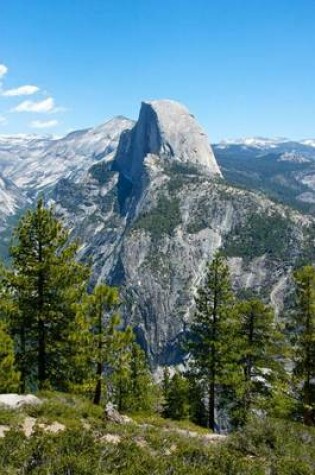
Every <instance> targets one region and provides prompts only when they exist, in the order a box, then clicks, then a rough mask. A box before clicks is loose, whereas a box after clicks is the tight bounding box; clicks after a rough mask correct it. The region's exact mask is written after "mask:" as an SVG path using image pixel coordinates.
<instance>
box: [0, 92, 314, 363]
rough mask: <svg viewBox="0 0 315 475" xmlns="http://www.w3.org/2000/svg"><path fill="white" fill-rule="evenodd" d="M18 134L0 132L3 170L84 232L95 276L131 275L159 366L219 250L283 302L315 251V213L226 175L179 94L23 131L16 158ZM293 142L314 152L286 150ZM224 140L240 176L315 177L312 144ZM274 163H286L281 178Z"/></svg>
mask: <svg viewBox="0 0 315 475" xmlns="http://www.w3.org/2000/svg"><path fill="white" fill-rule="evenodd" d="M10 143H11V144H12V141H11V142H10V141H9V142H6V141H5V140H4V141H2V142H1V137H0V170H2V172H3V173H4V174H5V176H6V177H9V178H10V179H13V180H15V183H18V184H19V185H20V187H22V188H23V193H24V192H25V191H27V192H28V193H30V192H32V193H36V192H37V191H38V190H39V189H43V190H45V192H46V195H47V194H48V195H49V198H50V202H52V203H54V204H55V207H56V211H57V213H58V215H59V217H61V218H62V219H63V220H64V223H65V224H66V225H67V226H68V227H69V228H70V229H71V231H72V234H71V236H72V238H75V239H79V241H80V242H81V243H82V245H81V248H80V254H79V258H82V259H84V260H87V261H90V262H91V263H92V265H93V277H92V282H91V284H92V285H93V284H95V283H96V282H100V281H106V282H108V283H109V284H113V285H117V286H119V287H120V289H121V298H122V301H123V306H122V309H121V311H122V316H123V319H124V321H125V323H126V324H131V325H132V326H133V327H134V328H135V331H136V333H137V338H138V341H139V342H140V343H141V344H142V346H143V347H144V348H145V349H146V350H147V353H148V355H149V358H150V361H151V364H152V367H153V368H156V367H157V366H158V365H164V364H179V363H181V362H183V358H184V355H183V352H182V345H181V342H182V340H183V338H184V337H185V336H186V334H187V331H189V324H190V322H191V318H192V314H193V312H194V296H195V293H196V289H197V287H198V286H199V285H200V284H201V283H202V279H203V276H204V272H205V267H206V263H207V262H208V261H209V260H211V259H212V257H213V255H214V253H215V252H216V250H218V249H224V251H225V252H226V254H227V255H228V257H229V264H230V267H231V274H232V280H233V288H234V290H235V291H236V292H238V291H239V290H240V289H245V291H246V292H248V293H249V294H250V293H254V294H259V295H260V296H262V297H263V299H264V300H265V301H266V302H271V303H272V304H273V305H274V307H275V308H276V310H277V312H278V314H279V313H280V312H281V309H282V308H283V300H284V299H285V298H286V296H287V295H288V292H289V289H290V285H291V284H290V282H291V281H290V274H291V270H292V268H293V267H294V266H295V265H296V263H297V262H300V259H301V258H302V259H303V258H305V249H306V248H307V249H308V251H310V252H308V254H307V258H308V260H311V259H312V256H315V253H314V249H313V248H314V232H313V234H312V232H311V231H312V228H313V227H314V224H315V220H314V219H313V218H312V217H309V216H305V215H302V214H299V213H297V212H295V211H293V210H290V209H289V208H286V207H284V206H282V205H279V204H276V203H274V202H272V201H271V200H269V199H267V198H266V197H265V196H264V195H262V194H257V193H255V192H251V191H248V190H245V189H239V188H236V187H234V186H231V185H229V184H228V183H227V182H224V181H223V180H222V177H221V173H220V170H219V167H218V165H217V162H216V159H215V158H214V155H213V152H212V150H211V147H210V146H209V145H208V139H207V137H206V136H205V134H204V132H203V131H202V129H201V127H200V126H199V125H198V123H197V122H196V120H195V119H194V117H193V116H191V114H190V113H189V112H188V111H187V109H186V108H185V107H184V106H182V105H181V104H178V103H176V102H173V101H152V102H145V103H143V104H142V106H141V110H140V114H139V119H138V122H137V123H136V124H135V123H134V122H132V121H128V120H127V119H124V118H118V119H115V120H114V121H113V122H112V123H107V124H105V125H104V126H101V127H99V128H96V129H90V130H86V131H78V132H74V133H72V134H70V135H68V136H67V137H65V138H63V139H58V140H52V139H41V140H40V141H37V140H36V139H28V140H26V142H25V140H24V141H23V140H22V139H21V140H17V142H16V145H15V146H13V149H14V148H15V150H18V151H19V153H17V156H16V157H15V159H14V160H15V164H14V163H13V161H10V156H12V153H13V149H12V147H10ZM235 148H236V149H237V153H238V154H237V156H236V157H235V156H234V150H235ZM292 148H294V149H296V153H297V154H299V156H300V155H301V154H302V155H303V157H306V158H307V159H308V161H307V162H306V161H305V160H304V161H303V162H301V160H299V161H298V162H297V161H296V160H293V161H292V160H290V161H282V160H281V157H283V154H285V153H287V152H288V153H291V152H292V153H293V150H292ZM253 149H254V150H255V152H253ZM216 150H217V153H218V155H219V156H220V158H221V163H223V165H224V170H223V171H224V173H225V174H226V176H228V177H229V178H231V181H232V182H233V183H234V182H238V183H240V184H244V183H245V184H248V186H249V187H253V183H255V184H256V186H257V187H260V186H262V184H263V186H265V185H266V183H267V184H268V186H269V185H270V186H271V188H270V189H271V190H272V191H274V190H278V189H279V186H280V188H281V190H282V189H283V187H285V189H286V190H287V189H290V190H291V189H293V188H294V186H297V190H298V191H297V194H301V192H302V191H307V190H308V191H312V190H313V188H314V187H313V185H314V183H313V181H314V176H315V174H314V169H315V168H314V167H315V165H313V163H314V160H313V158H312V157H315V152H314V148H312V147H311V146H310V145H309V144H306V143H305V144H303V143H300V145H299V149H297V144H292V143H290V142H289V141H284V143H280V141H268V140H265V139H258V140H257V139H255V140H249V141H245V142H244V141H240V143H239V144H238V145H235V144H228V143H225V144H221V145H220V146H218V147H217V148H216ZM270 150H272V151H275V152H276V154H275V155H273V153H270ZM290 151H291V152H290ZM1 153H2V156H1ZM3 153H4V155H3ZM292 153H291V155H290V157H292V156H293V155H294V154H295V155H294V157H296V153H295V152H294V153H293V155H292ZM220 154H221V155H220ZM222 154H225V155H224V157H223V155H222ZM239 154H240V155H239ZM266 154H267V155H266ZM1 157H2V158H1ZM222 157H223V159H222ZM240 157H241V158H240ZM253 157H254V158H255V160H252V158H253ZM286 157H288V155H286ZM309 160H311V162H310V161H309ZM16 163H18V165H16ZM266 164H267V165H268V164H270V166H271V167H272V170H273V171H274V170H276V173H274V174H271V176H272V179H270V181H268V180H269V178H268V177H266V176H265V175H266V173H265V170H266V169H265V166H266ZM259 166H260V168H259ZM250 167H252V168H250ZM288 167H291V168H290V170H291V171H290V173H287V169H288ZM296 167H299V169H300V172H299V173H301V175H299V176H298V174H297V173H296V171H297V168H296ZM304 167H306V168H305V169H304ZM283 171H285V173H282V172H283ZM278 172H279V173H278ZM268 176H269V175H268ZM267 178H268V179H267ZM237 180H239V181H237ZM246 180H247V181H246ZM296 180H297V181H296ZM302 185H303V187H305V190H304V188H303V187H302V189H301V186H302ZM291 186H292V187H293V188H290V187H291ZM286 187H289V188H286ZM301 203H302V202H301V201H300V204H301ZM302 204H303V203H302ZM253 223H254V224H253ZM303 253H304V254H303Z"/></svg>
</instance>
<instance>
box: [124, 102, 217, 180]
mask: <svg viewBox="0 0 315 475" xmlns="http://www.w3.org/2000/svg"><path fill="white" fill-rule="evenodd" d="M151 155H154V156H158V157H160V159H164V160H169V161H170V162H171V161H178V162H182V163H189V164H191V165H198V166H202V167H204V171H205V173H209V175H217V176H221V172H220V169H219V167H218V165H217V162H216V160H215V157H214V155H213V152H212V150H211V147H210V145H209V142H208V138H207V136H206V134H205V133H204V131H203V130H202V128H201V127H200V125H199V124H198V123H197V122H196V120H195V118H194V117H193V116H192V115H191V114H190V113H189V111H188V110H187V109H186V108H185V107H184V106H183V105H181V104H179V103H177V102H175V101H169V100H163V101H152V102H143V103H142V106H141V109H140V114H139V120H138V122H137V124H136V125H135V127H134V128H133V129H132V130H131V131H129V132H126V133H125V135H124V136H123V138H122V140H121V142H120V146H119V149H118V153H117V156H116V164H117V166H118V168H119V170H120V171H121V172H122V173H123V174H124V175H125V176H126V178H128V179H129V180H130V181H131V182H135V181H136V180H137V179H139V177H140V176H141V173H142V170H143V163H144V161H145V160H146V158H148V157H150V156H151Z"/></svg>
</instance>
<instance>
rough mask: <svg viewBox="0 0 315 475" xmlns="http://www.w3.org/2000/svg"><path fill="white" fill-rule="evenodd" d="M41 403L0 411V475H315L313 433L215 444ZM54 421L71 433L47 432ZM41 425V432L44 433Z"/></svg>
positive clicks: (273, 431) (287, 428)
mask: <svg viewBox="0 0 315 475" xmlns="http://www.w3.org/2000/svg"><path fill="white" fill-rule="evenodd" d="M43 396H45V398H46V402H45V403H44V404H43V405H42V406H39V407H29V408H25V409H23V410H20V411H18V412H16V411H15V412H12V411H7V410H4V409H1V410H0V424H8V425H9V426H10V427H11V430H10V431H8V432H6V436H5V438H0V473H1V474H3V475H11V474H23V475H26V474H34V475H37V474H40V475H44V474H45V475H63V474H64V475H92V474H93V475H101V474H102V475H105V474H120V475H133V474H134V475H136V474H137V475H141V474H150V475H154V474H155V475H160V474H161V475H162V474H163V475H164V474H170V475H171V474H174V475H175V474H176V475H182V474H187V475H188V474H191V475H206V474H207V475H209V474H210V475H211V474H218V475H224V474H228V475H233V474H244V475H245V474H253V475H260V474H262V475H265V474H266V473H272V474H275V475H278V474H279V475H283V474H284V475H286V474H288V475H289V474H290V475H294V474H295V475H306V474H307V475H311V474H313V473H315V450H314V447H315V430H314V429H305V428H304V427H303V426H300V425H299V424H293V423H286V422H281V421H268V422H266V421H262V422H259V421H255V422H254V423H253V424H251V425H249V426H248V427H247V428H246V429H244V430H243V431H242V432H239V433H236V434H234V435H232V436H229V437H227V438H226V439H222V440H219V441H217V440H216V439H214V440H212V439H210V440H209V438H208V437H207V435H208V434H207V431H206V430H205V429H201V428H197V427H196V426H194V425H192V424H191V423H188V422H174V421H169V420H164V419H162V418H160V417H158V416H152V415H151V416H146V415H137V416H133V420H134V423H131V424H127V425H118V424H113V423H109V422H106V421H105V420H104V418H103V410H102V408H101V407H95V406H93V405H92V404H91V403H89V402H87V401H85V400H83V399H80V398H78V397H74V396H69V395H60V394H53V395H52V394H45V395H43ZM26 417H27V418H29V417H32V418H34V419H36V424H37V426H35V430H34V432H33V434H32V436H31V437H26V436H25V435H24V433H23V431H22V430H21V427H22V424H23V422H24V421H25V418H26ZM54 422H59V423H60V424H63V425H64V426H65V427H66V429H65V430H64V431H61V432H58V433H56V434H52V433H49V432H45V429H44V428H45V425H46V426H47V425H49V424H51V423H54ZM39 424H44V426H42V428H39ZM191 431H193V433H194V435H193V436H192V435H191ZM113 436H114V437H113ZM113 440H114V442H113Z"/></svg>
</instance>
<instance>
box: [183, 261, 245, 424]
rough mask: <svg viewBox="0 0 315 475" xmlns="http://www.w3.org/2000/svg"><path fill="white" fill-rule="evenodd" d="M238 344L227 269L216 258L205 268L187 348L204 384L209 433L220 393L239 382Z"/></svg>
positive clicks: (231, 388)
mask: <svg viewBox="0 0 315 475" xmlns="http://www.w3.org/2000/svg"><path fill="white" fill-rule="evenodd" d="M240 344H241V342H240V332H239V321H238V318H237V314H236V312H235V309H234V300H233V294H232V291H231V286H230V276H229V270H228V266H227V263H226V261H225V260H224V258H223V257H222V256H221V255H220V254H216V256H215V257H214V260H213V262H212V263H211V264H209V265H208V269H207V274H206V278H205V282H204V285H203V287H201V288H199V290H198V296H197V298H196V313H195V317H194V320H193V323H192V327H191V342H190V344H189V347H190V352H191V357H192V370H193V372H194V374H195V376H196V377H197V379H199V380H201V381H202V382H203V387H204V391H205V393H204V398H205V399H206V400H207V405H208V406H207V425H208V427H209V428H210V429H212V430H214V429H215V426H216V423H215V411H216V409H217V408H218V406H219V402H221V401H220V400H218V392H219V389H220V390H221V391H222V392H224V393H225V394H227V393H228V392H229V391H231V390H234V389H235V388H236V387H237V385H238V384H239V383H240V381H241V371H240V366H239V364H238V363H239V348H240ZM221 400H222V398H221ZM222 401H223V400H222Z"/></svg>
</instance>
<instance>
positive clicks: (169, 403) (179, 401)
mask: <svg viewBox="0 0 315 475" xmlns="http://www.w3.org/2000/svg"><path fill="white" fill-rule="evenodd" d="M165 376H166V378H167V373H165ZM164 387H165V390H164V398H165V401H164V416H165V417H169V418H171V419H175V420H181V419H188V417H189V407H190V406H189V384H188V380H187V379H186V378H185V377H184V376H183V375H182V374H180V373H175V374H174V376H173V377H172V378H170V379H169V381H167V380H165V379H164Z"/></svg>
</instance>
